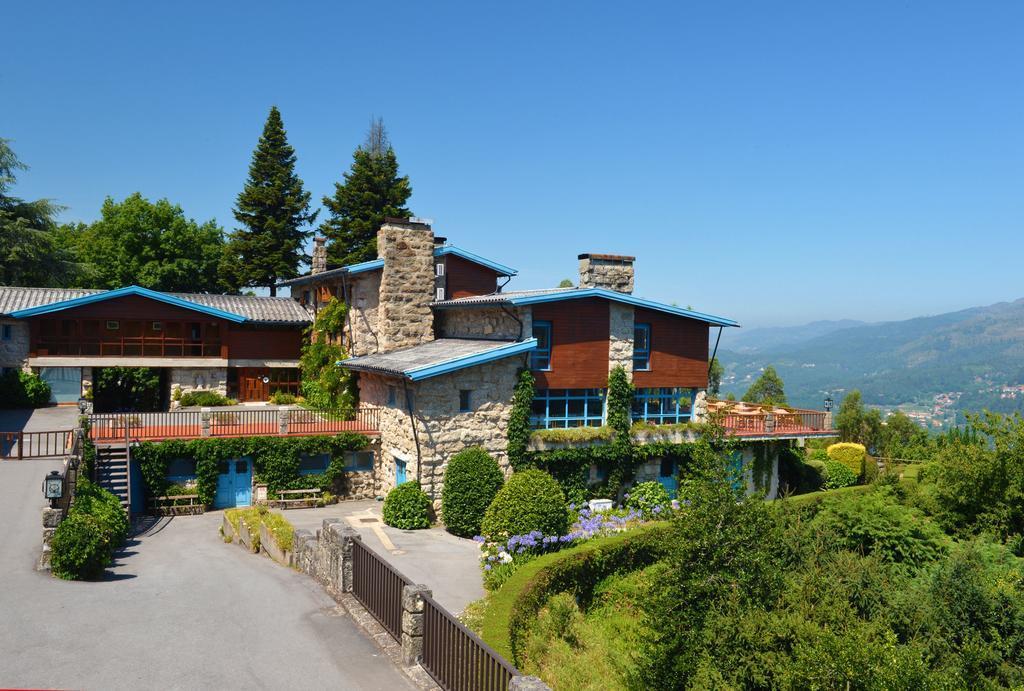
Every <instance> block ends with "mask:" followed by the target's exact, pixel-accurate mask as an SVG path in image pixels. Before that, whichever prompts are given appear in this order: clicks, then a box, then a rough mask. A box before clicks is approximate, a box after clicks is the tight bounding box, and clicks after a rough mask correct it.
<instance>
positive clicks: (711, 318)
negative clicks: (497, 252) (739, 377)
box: [430, 287, 739, 326]
mask: <svg viewBox="0 0 1024 691" xmlns="http://www.w3.org/2000/svg"><path fill="white" fill-rule="evenodd" d="M594 297H596V298H603V299H605V300H611V301H612V302H620V303H623V304H626V305H633V306H634V307H644V308H646V309H650V310H655V311H657V312H665V313H666V314H674V315H677V316H680V317H686V318H688V319H695V320H697V321H702V322H706V323H708V324H714V325H715V326H739V323H738V322H735V321H733V320H732V319H727V318H726V317H716V316H715V315H713V314H705V313H703V312H696V311H694V310H688V309H683V308H682V307H676V306H675V305H666V304H664V303H661V302H655V301H653V300H645V299H644V298H638V297H635V296H633V295H631V294H629V293H620V292H618V291H616V290H609V289H607V288H579V287H576V288H541V289H539V290H512V291H508V292H501V293H491V294H490V295H473V296H470V297H465V298H455V299H452V300H438V301H436V302H432V303H430V306H431V307H433V308H435V309H456V308H460V307H463V308H465V307H481V306H487V305H512V306H516V305H535V304H538V303H543V302H561V301H563V300H579V299H583V298H594Z"/></svg>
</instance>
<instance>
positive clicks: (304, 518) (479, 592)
mask: <svg viewBox="0 0 1024 691" xmlns="http://www.w3.org/2000/svg"><path fill="white" fill-rule="evenodd" d="M381 506H382V503H381V502H378V501H373V500H367V501H343V502H339V503H337V504H333V505H331V506H325V507H323V508H319V509H289V510H288V511H282V512H280V513H282V515H284V517H285V518H287V519H288V520H289V522H291V524H292V525H293V526H295V527H296V528H305V529H307V530H312V531H314V532H315V531H316V530H317V529H319V528H320V527H321V526H322V525H323V520H324V519H325V518H340V519H342V520H343V521H348V523H349V525H351V526H353V527H354V528H356V529H357V530H358V531H359V534H360V536H361V537H362V538H363V542H364V543H365V544H366V545H368V546H369V547H370V549H373V550H375V551H376V552H377V553H378V554H380V555H381V556H382V557H384V558H385V559H387V560H388V561H389V562H390V563H391V564H393V565H394V567H395V568H396V569H398V570H399V571H401V572H402V573H403V574H405V576H407V577H408V578H410V579H411V580H412V581H413V582H415V583H422V584H423V585H426V586H429V587H430V588H431V590H433V592H434V599H435V600H437V601H438V602H439V603H441V604H442V605H444V606H445V607H446V608H447V609H448V610H449V611H450V612H454V613H456V614H459V613H461V612H462V610H464V609H465V608H466V605H468V604H469V603H470V602H473V601H474V600H479V599H480V598H482V597H483V596H484V587H483V579H482V578H481V576H480V546H479V545H477V544H476V543H475V542H473V541H472V540H466V539H463V538H461V537H456V536H454V535H452V534H451V533H449V532H448V531H446V530H445V529H444V528H442V527H434V528H430V529H429V530H398V529H397V528H392V527H391V526H387V525H384V522H383V521H382V520H381V514H380V511H381ZM373 519H376V520H375V521H374V520H373ZM381 534H383V536H384V537H385V538H386V539H387V540H388V543H389V544H385V543H384V542H383V541H382V540H381Z"/></svg>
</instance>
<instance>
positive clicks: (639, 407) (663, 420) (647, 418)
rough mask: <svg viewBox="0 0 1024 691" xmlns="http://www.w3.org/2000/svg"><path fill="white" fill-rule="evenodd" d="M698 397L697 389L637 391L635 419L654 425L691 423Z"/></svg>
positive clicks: (634, 402)
mask: <svg viewBox="0 0 1024 691" xmlns="http://www.w3.org/2000/svg"><path fill="white" fill-rule="evenodd" d="M696 397H697V389H678V388H669V387H661V388H655V389H637V390H636V392H635V393H634V394H633V419H634V420H642V421H644V422H648V423H650V424H652V425H671V424H674V423H677V422H689V421H690V419H691V418H692V417H693V401H694V399H695V398H696Z"/></svg>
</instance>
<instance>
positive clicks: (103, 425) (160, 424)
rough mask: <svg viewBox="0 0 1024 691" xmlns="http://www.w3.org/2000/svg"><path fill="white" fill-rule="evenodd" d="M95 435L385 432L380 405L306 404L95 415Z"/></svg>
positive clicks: (190, 436) (92, 434)
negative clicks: (334, 407)
mask: <svg viewBox="0 0 1024 691" xmlns="http://www.w3.org/2000/svg"><path fill="white" fill-rule="evenodd" d="M89 423H90V432H89V434H90V437H91V438H92V439H93V440H94V441H100V442H106V441H115V440H123V439H124V438H125V436H126V435H127V437H128V438H129V439H132V440H138V441H158V440H163V439H196V438H199V437H250V436H298V435H303V436H310V435H326V434H339V433H341V432H356V433H359V434H365V435H369V436H377V435H378V434H380V432H379V429H380V409H379V408H377V407H374V406H359V408H357V409H356V410H355V411H354V413H353V412H347V414H346V412H344V411H339V410H312V409H306V408H281V409H274V408H262V409H261V408H255V409H253V408H248V409H247V408H214V409H212V410H209V411H197V410H175V411H171V412H168V413H115V414H107V415H92V416H91V417H90V418H89Z"/></svg>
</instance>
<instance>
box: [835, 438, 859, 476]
mask: <svg viewBox="0 0 1024 691" xmlns="http://www.w3.org/2000/svg"><path fill="white" fill-rule="evenodd" d="M826 453H827V454H828V457H829V459H830V460H833V461H838V462H839V463H842V464H843V465H845V466H846V467H847V468H849V469H850V470H852V471H853V472H855V473H856V474H857V476H858V477H860V475H861V474H862V473H863V472H864V458H865V457H866V456H867V449H865V448H864V445H863V444H854V443H851V442H839V443H838V444H833V445H832V446H830V447H828V450H827V452H826Z"/></svg>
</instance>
